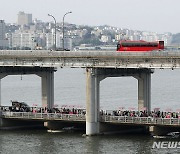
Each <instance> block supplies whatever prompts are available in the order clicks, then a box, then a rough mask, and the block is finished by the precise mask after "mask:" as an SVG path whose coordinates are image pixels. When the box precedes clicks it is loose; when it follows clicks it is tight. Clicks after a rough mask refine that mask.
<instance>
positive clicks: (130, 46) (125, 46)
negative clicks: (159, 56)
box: [117, 40, 164, 52]
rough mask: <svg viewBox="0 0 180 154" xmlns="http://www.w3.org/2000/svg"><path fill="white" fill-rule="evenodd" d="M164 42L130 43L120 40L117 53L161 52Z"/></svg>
mask: <svg viewBox="0 0 180 154" xmlns="http://www.w3.org/2000/svg"><path fill="white" fill-rule="evenodd" d="M163 49H164V41H156V42H146V41H142V40H140V41H130V40H121V41H119V43H118V44H117V51H127V52H133V51H134V52H148V51H153V50H163Z"/></svg>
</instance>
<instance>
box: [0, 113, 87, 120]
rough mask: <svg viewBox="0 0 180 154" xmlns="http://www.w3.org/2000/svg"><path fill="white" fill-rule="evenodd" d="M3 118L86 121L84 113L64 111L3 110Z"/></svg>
mask: <svg viewBox="0 0 180 154" xmlns="http://www.w3.org/2000/svg"><path fill="white" fill-rule="evenodd" d="M1 117H2V118H15V119H36V120H66V121H85V120H86V117H85V115H83V114H62V113H33V112H2V113H1Z"/></svg>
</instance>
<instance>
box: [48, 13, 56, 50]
mask: <svg viewBox="0 0 180 154" xmlns="http://www.w3.org/2000/svg"><path fill="white" fill-rule="evenodd" d="M48 16H50V17H52V18H53V19H54V24H55V26H54V29H55V39H54V37H53V44H54V49H55V51H56V19H55V17H54V16H53V15H51V14H48ZM54 40H55V42H54Z"/></svg>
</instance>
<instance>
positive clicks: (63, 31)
mask: <svg viewBox="0 0 180 154" xmlns="http://www.w3.org/2000/svg"><path fill="white" fill-rule="evenodd" d="M70 13H72V12H71V11H70V12H67V13H65V14H64V16H63V51H64V18H65V16H66V15H67V14H70Z"/></svg>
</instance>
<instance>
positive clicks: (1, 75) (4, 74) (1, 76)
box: [0, 73, 7, 106]
mask: <svg viewBox="0 0 180 154" xmlns="http://www.w3.org/2000/svg"><path fill="white" fill-rule="evenodd" d="M5 76H7V74H6V73H1V74H0V106H1V101H2V100H1V79H2V78H4V77H5Z"/></svg>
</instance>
